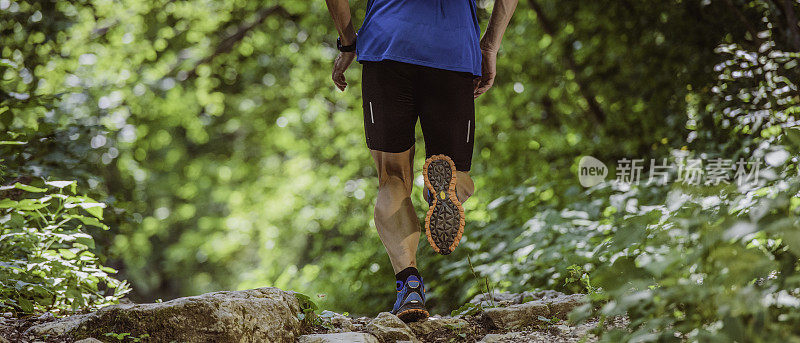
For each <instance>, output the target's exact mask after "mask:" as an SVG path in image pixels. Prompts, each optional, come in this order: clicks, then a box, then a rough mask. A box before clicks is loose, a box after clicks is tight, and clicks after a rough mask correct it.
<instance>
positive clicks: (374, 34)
mask: <svg viewBox="0 0 800 343" xmlns="http://www.w3.org/2000/svg"><path fill="white" fill-rule="evenodd" d="M480 35H481V28H480V26H478V17H477V15H476V9H475V0H370V1H369V3H368V4H367V14H366V16H365V17H364V23H363V24H362V25H361V28H360V29H359V30H358V39H357V40H356V52H357V54H358V61H360V62H361V61H381V60H385V59H386V60H393V61H398V62H406V63H411V64H417V65H421V66H426V67H432V68H439V69H445V70H453V71H460V72H468V73H472V74H473V75H478V76H480V75H481V50H480V46H479V43H478V41H479V39H480Z"/></svg>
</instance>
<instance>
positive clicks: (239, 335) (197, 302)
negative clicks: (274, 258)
mask: <svg viewBox="0 0 800 343" xmlns="http://www.w3.org/2000/svg"><path fill="white" fill-rule="evenodd" d="M299 312H300V305H299V303H298V301H297V299H296V298H295V297H294V295H293V294H292V293H290V292H286V291H282V290H280V289H277V288H272V287H265V288H258V289H250V290H245V291H224V292H213V293H206V294H203V295H198V296H193V297H185V298H178V299H175V300H171V301H167V302H163V303H152V304H140V305H130V304H127V305H117V306H110V307H107V308H104V309H101V310H99V311H97V312H94V313H90V314H86V315H80V316H71V317H67V318H64V319H59V320H55V321H52V322H49V323H44V324H39V325H35V326H32V327H31V328H29V329H28V331H27V332H28V333H32V334H35V335H39V336H41V335H49V336H70V337H72V338H75V339H81V338H88V337H104V335H105V333H108V332H116V333H122V332H128V333H131V335H132V336H140V335H142V334H145V333H146V334H148V335H150V339H149V341H150V342H171V341H178V342H242V343H244V342H294V341H295V340H296V339H297V337H298V336H299V334H300V330H301V323H300V321H299V319H298V318H297V314H298V313H299Z"/></svg>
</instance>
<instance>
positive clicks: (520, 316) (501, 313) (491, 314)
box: [483, 301, 550, 330]
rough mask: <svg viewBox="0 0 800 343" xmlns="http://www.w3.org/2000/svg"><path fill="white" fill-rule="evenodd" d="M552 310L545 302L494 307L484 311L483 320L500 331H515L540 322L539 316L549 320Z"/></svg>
mask: <svg viewBox="0 0 800 343" xmlns="http://www.w3.org/2000/svg"><path fill="white" fill-rule="evenodd" d="M549 315H550V309H549V308H548V307H547V303H545V302H543V301H531V302H527V303H524V304H518V305H511V306H508V307H493V308H488V309H486V310H485V311H483V318H484V320H487V321H488V322H489V323H490V324H491V325H492V326H494V327H495V328H498V329H504V330H509V329H514V328H519V327H523V326H528V325H531V324H534V323H537V322H539V316H542V317H545V318H547V317H548V316H549Z"/></svg>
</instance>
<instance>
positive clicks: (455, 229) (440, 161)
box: [422, 155, 464, 255]
mask: <svg viewBox="0 0 800 343" xmlns="http://www.w3.org/2000/svg"><path fill="white" fill-rule="evenodd" d="M422 174H423V175H424V177H425V187H427V188H428V190H430V194H431V195H433V203H431V206H430V208H428V213H427V214H426V215H425V235H426V236H428V243H430V244H431V247H432V248H433V250H434V251H436V252H437V253H439V254H442V255H449V254H450V253H451V252H453V250H455V249H456V247H457V246H458V243H459V241H460V240H461V235H462V234H463V233H464V207H463V206H461V202H460V201H458V198H457V197H456V165H455V164H454V163H453V160H451V159H450V157H447V156H445V155H433V156H431V157H429V158H428V159H427V160H425V165H424V166H423V167H422Z"/></svg>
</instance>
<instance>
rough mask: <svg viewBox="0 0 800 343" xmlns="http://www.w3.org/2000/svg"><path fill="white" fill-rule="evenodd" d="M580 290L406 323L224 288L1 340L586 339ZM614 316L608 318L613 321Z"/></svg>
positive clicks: (5, 321) (507, 298)
mask: <svg viewBox="0 0 800 343" xmlns="http://www.w3.org/2000/svg"><path fill="white" fill-rule="evenodd" d="M582 304H584V296H583V295H581V294H572V295H565V294H563V293H559V292H555V291H540V292H525V293H516V294H513V293H499V294H494V295H493V296H491V297H490V296H488V294H481V295H478V296H476V297H475V298H473V299H472V300H471V301H470V303H469V304H467V305H466V306H465V307H464V308H463V309H465V311H463V312H464V314H463V315H458V316H452V317H451V316H445V317H442V316H433V317H431V318H429V319H428V320H426V321H421V322H415V323H410V324H406V323H403V322H402V321H401V320H400V319H398V318H397V317H396V316H394V315H392V314H390V313H388V312H382V313H380V314H378V315H377V316H376V317H374V318H368V317H361V318H351V317H347V316H344V315H342V314H339V313H334V312H330V311H323V312H322V313H320V314H316V313H314V312H312V311H311V310H309V309H308V308H307V307H305V306H303V305H304V301H303V298H302V296H300V297H298V296H296V295H295V293H293V292H287V291H283V290H280V289H277V288H269V287H268V288H258V289H250V290H244V291H223V292H213V293H207V294H203V295H198V296H193V297H185V298H178V299H175V300H171V301H167V302H162V303H150V304H121V305H114V306H110V307H107V308H103V309H101V310H99V311H96V312H92V313H87V314H79V315H72V316H68V317H64V318H58V319H56V318H53V316H52V315H49V314H45V315H41V316H39V317H29V318H25V319H15V318H10V315H9V314H6V315H5V316H2V317H0V343H5V342H80V343H92V342H298V343H333V342H366V343H382V342H398V341H400V342H593V341H596V337H595V336H594V335H593V334H592V331H593V330H594V329H595V328H596V327H597V325H598V324H597V321H592V320H590V321H588V322H586V323H583V324H579V325H570V324H569V323H568V322H567V321H566V318H567V314H568V313H569V312H570V311H572V310H573V309H575V308H576V307H578V306H581V305H582ZM623 321H624V319H622V318H619V319H616V321H614V322H612V323H610V324H608V323H607V325H612V326H620V325H622V324H624V323H623Z"/></svg>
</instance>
